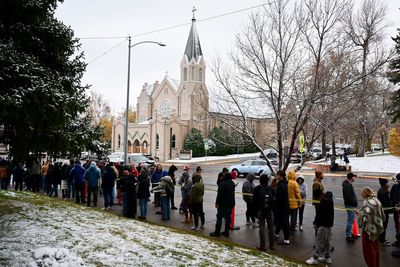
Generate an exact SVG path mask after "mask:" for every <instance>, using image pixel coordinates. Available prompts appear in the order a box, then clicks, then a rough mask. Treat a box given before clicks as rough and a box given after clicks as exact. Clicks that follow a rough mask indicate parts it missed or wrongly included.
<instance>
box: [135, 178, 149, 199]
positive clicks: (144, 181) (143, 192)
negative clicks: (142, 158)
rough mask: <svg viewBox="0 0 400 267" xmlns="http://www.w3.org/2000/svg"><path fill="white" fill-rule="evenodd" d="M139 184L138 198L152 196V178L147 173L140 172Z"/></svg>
mask: <svg viewBox="0 0 400 267" xmlns="http://www.w3.org/2000/svg"><path fill="white" fill-rule="evenodd" d="M138 180H139V186H138V191H137V198H139V199H140V198H149V197H150V179H149V177H148V176H147V175H146V174H143V173H141V174H139V176H138Z"/></svg>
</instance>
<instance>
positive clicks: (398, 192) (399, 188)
mask: <svg viewBox="0 0 400 267" xmlns="http://www.w3.org/2000/svg"><path fill="white" fill-rule="evenodd" d="M396 179H397V184H394V185H393V186H392V189H390V200H391V201H392V204H393V206H396V205H400V173H398V174H396ZM393 219H394V225H395V228H396V233H399V232H400V222H399V213H397V212H394V214H393ZM393 245H395V246H399V245H400V244H399V243H398V242H397V241H396V242H395V243H394V244H393Z"/></svg>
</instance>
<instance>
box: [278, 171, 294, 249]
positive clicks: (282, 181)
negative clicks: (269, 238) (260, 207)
mask: <svg viewBox="0 0 400 267" xmlns="http://www.w3.org/2000/svg"><path fill="white" fill-rule="evenodd" d="M275 177H276V178H277V179H278V184H277V187H276V217H277V218H276V223H277V224H276V227H275V237H276V238H279V232H280V231H281V230H282V231H283V236H284V239H283V242H281V243H279V244H280V245H289V244H290V241H289V235H290V232H289V198H288V182H287V180H286V173H285V171H283V170H279V171H278V172H277V173H276V175H275Z"/></svg>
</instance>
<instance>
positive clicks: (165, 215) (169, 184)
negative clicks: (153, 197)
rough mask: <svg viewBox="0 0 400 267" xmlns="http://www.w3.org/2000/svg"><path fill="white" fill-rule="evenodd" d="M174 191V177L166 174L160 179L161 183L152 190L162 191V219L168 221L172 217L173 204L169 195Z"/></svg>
mask: <svg viewBox="0 0 400 267" xmlns="http://www.w3.org/2000/svg"><path fill="white" fill-rule="evenodd" d="M173 191H174V184H173V181H172V178H171V177H170V176H168V175H166V176H164V177H162V178H161V180H160V184H159V185H158V186H156V187H153V189H151V191H150V192H152V193H153V192H159V193H160V202H161V220H163V221H167V220H169V219H170V214H171V206H170V200H169V196H170V195H171V194H172V192H173Z"/></svg>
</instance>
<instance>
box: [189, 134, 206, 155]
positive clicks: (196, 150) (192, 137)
mask: <svg viewBox="0 0 400 267" xmlns="http://www.w3.org/2000/svg"><path fill="white" fill-rule="evenodd" d="M184 148H185V149H191V150H192V156H193V157H204V156H205V154H206V151H205V150H204V141H203V136H202V135H201V132H200V131H199V130H197V129H196V128H193V129H192V130H190V132H189V133H188V135H187V137H186V140H185V145H184Z"/></svg>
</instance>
